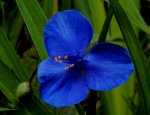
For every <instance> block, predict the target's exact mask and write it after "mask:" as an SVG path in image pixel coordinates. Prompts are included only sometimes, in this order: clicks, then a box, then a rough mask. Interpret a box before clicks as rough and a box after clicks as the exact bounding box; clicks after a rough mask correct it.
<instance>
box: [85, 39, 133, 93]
mask: <svg viewBox="0 0 150 115" xmlns="http://www.w3.org/2000/svg"><path fill="white" fill-rule="evenodd" d="M85 59H86V60H88V61H89V62H88V63H87V64H86V65H85V77H86V81H87V84H88V86H89V88H91V89H93V90H100V91H102V90H110V89H113V88H115V87H118V86H119V85H121V84H123V83H124V82H126V81H127V80H128V78H129V76H130V74H131V73H132V72H133V69H134V65H133V63H132V60H131V58H130V56H129V54H128V52H127V51H126V50H125V49H124V48H122V47H120V46H118V45H114V44H111V43H105V42H101V43H99V44H97V45H95V46H94V47H93V48H92V49H91V51H90V52H89V53H88V54H87V56H86V57H85Z"/></svg>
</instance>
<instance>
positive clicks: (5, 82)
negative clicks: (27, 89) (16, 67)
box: [0, 61, 19, 104]
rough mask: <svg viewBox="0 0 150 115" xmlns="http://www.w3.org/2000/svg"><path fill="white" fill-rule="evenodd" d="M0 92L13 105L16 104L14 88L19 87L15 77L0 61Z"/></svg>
mask: <svg viewBox="0 0 150 115" xmlns="http://www.w3.org/2000/svg"><path fill="white" fill-rule="evenodd" d="M0 70H1V71H0V90H1V91H2V92H3V94H4V95H5V96H6V97H7V98H8V99H9V100H10V101H11V102H12V103H14V104H16V103H17V98H16V96H15V94H16V93H15V92H16V88H17V86H18V85H19V80H18V79H16V78H17V77H16V76H15V74H14V73H13V71H11V70H10V69H9V68H8V67H7V66H6V65H5V64H3V63H2V62H1V61H0Z"/></svg>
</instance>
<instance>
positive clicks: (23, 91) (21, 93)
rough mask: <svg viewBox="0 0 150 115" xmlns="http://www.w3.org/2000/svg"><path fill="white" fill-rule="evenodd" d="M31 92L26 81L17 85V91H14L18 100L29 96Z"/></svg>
mask: <svg viewBox="0 0 150 115" xmlns="http://www.w3.org/2000/svg"><path fill="white" fill-rule="evenodd" d="M30 90H31V87H30V84H29V82H28V81H26V82H23V83H21V84H19V86H18V88H17V91H16V96H17V97H18V99H20V98H23V97H25V96H27V95H29V93H30Z"/></svg>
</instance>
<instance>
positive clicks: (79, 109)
mask: <svg viewBox="0 0 150 115" xmlns="http://www.w3.org/2000/svg"><path fill="white" fill-rule="evenodd" d="M75 107H76V110H77V111H78V114H79V115H85V114H84V110H83V108H82V106H81V105H80V104H75Z"/></svg>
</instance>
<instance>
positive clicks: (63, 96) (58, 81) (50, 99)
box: [38, 59, 88, 107]
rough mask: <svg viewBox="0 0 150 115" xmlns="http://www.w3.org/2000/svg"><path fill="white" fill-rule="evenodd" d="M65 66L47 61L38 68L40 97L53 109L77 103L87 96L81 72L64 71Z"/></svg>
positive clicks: (86, 88)
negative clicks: (53, 107)
mask: <svg viewBox="0 0 150 115" xmlns="http://www.w3.org/2000/svg"><path fill="white" fill-rule="evenodd" d="M66 65H67V64H65V63H57V62H55V61H53V60H52V59H47V60H45V61H43V62H42V63H41V64H40V65H39V68H38V79H39V82H40V96H41V98H42V100H43V101H45V102H46V103H48V104H50V105H52V106H55V107H63V106H70V105H73V104H76V103H79V102H80V101H82V100H83V99H84V98H85V97H86V96H87V95H88V87H87V84H86V82H85V79H84V78H83V76H82V74H81V72H79V71H75V70H74V69H72V68H71V69H69V70H64V68H65V67H66Z"/></svg>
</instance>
